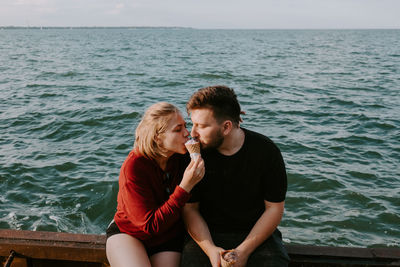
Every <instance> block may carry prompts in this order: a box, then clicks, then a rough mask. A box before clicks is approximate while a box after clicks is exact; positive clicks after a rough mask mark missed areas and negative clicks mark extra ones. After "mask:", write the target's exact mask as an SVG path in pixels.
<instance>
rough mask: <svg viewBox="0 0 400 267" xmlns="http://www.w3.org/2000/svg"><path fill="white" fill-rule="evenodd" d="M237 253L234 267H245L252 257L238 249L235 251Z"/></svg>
mask: <svg viewBox="0 0 400 267" xmlns="http://www.w3.org/2000/svg"><path fill="white" fill-rule="evenodd" d="M235 252H236V255H237V259H236V262H235V264H234V265H233V267H245V266H246V264H247V260H248V259H249V256H250V255H249V254H247V253H245V252H244V251H241V250H238V249H235Z"/></svg>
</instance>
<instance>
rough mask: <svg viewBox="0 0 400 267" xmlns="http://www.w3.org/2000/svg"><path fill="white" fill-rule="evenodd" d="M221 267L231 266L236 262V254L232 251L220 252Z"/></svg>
mask: <svg viewBox="0 0 400 267" xmlns="http://www.w3.org/2000/svg"><path fill="white" fill-rule="evenodd" d="M220 255H221V267H230V266H233V265H234V264H235V263H236V261H237V254H236V252H235V250H234V249H231V250H225V251H222V252H221V254H220Z"/></svg>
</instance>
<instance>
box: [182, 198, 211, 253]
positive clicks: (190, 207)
mask: <svg viewBox="0 0 400 267" xmlns="http://www.w3.org/2000/svg"><path fill="white" fill-rule="evenodd" d="M183 220H184V222H185V225H186V229H187V231H188V233H189V234H190V236H191V237H192V238H193V240H194V241H195V242H196V243H197V244H198V245H199V247H200V248H201V249H202V250H203V251H204V252H205V253H206V254H207V255H208V251H209V250H210V249H211V248H212V247H215V244H214V242H213V241H212V237H211V234H210V230H209V229H208V226H207V223H206V222H205V221H204V219H203V217H202V216H201V214H200V212H199V210H198V204H186V205H185V207H184V208H183Z"/></svg>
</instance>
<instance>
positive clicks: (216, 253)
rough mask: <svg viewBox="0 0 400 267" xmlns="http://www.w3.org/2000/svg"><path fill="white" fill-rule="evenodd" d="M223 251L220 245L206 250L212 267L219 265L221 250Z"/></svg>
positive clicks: (218, 266)
mask: <svg viewBox="0 0 400 267" xmlns="http://www.w3.org/2000/svg"><path fill="white" fill-rule="evenodd" d="M223 251H225V249H223V248H220V247H213V248H211V249H209V250H208V251H207V256H208V258H209V259H210V262H211V266H212V267H220V266H221V252H223Z"/></svg>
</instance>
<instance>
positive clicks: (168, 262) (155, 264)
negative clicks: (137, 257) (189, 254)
mask: <svg viewBox="0 0 400 267" xmlns="http://www.w3.org/2000/svg"><path fill="white" fill-rule="evenodd" d="M150 261H151V266H152V267H179V263H180V261H181V253H179V252H175V251H163V252H158V253H156V254H154V255H153V256H151V257H150Z"/></svg>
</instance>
